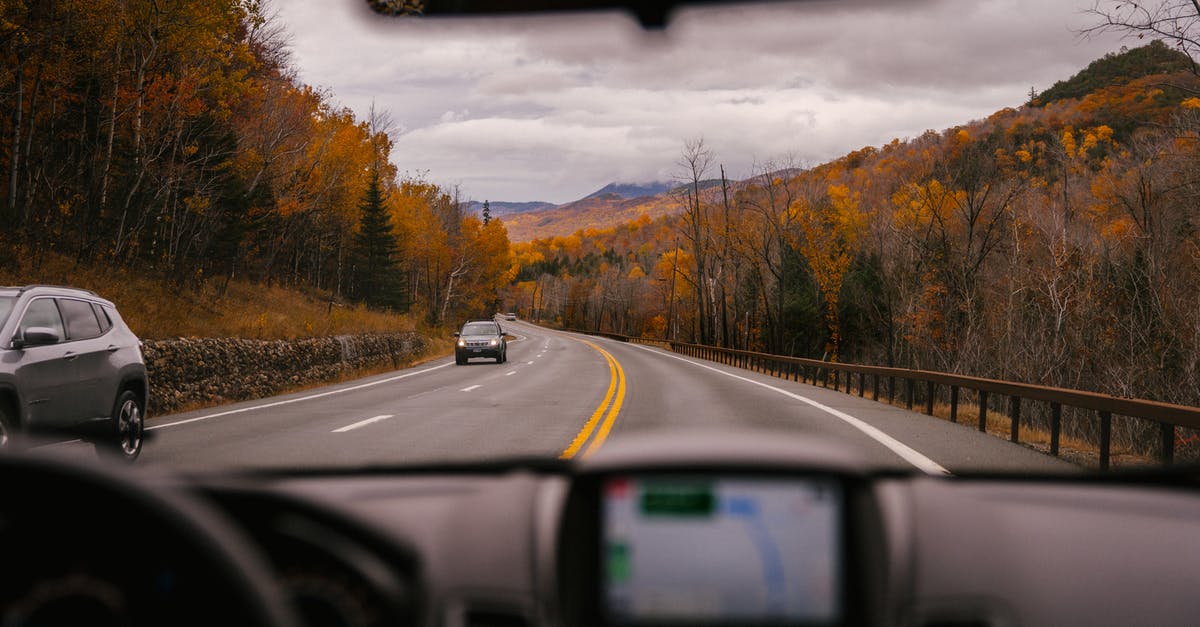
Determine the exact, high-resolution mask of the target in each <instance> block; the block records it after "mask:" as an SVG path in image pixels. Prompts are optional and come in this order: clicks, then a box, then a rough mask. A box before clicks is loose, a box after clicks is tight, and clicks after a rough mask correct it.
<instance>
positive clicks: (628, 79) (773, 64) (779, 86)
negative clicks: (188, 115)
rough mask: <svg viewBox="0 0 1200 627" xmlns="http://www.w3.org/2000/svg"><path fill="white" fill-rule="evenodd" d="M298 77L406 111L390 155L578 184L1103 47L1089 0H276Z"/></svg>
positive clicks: (743, 149) (842, 126) (953, 92)
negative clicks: (666, 15)
mask: <svg viewBox="0 0 1200 627" xmlns="http://www.w3.org/2000/svg"><path fill="white" fill-rule="evenodd" d="M277 6H278V9H279V11H280V18H281V19H282V20H283V21H284V23H285V24H286V25H287V27H288V29H289V30H290V31H291V33H292V34H293V49H294V59H295V61H296V63H297V65H298V66H299V70H300V74H301V78H302V79H303V80H305V81H306V82H309V83H311V84H315V85H318V86H324V87H328V88H330V89H331V90H332V91H333V93H334V94H335V96H336V99H337V100H338V101H339V102H341V103H342V104H344V105H345V106H349V107H351V108H353V109H354V110H356V111H358V112H359V113H360V114H361V113H363V112H365V111H366V108H367V107H368V106H369V105H370V104H371V102H372V101H374V102H375V103H376V105H377V106H379V107H382V108H384V109H387V110H389V111H390V112H391V114H392V116H393V118H394V119H395V120H396V122H397V123H398V126H399V128H398V132H397V133H396V135H397V137H396V148H395V151H394V153H393V159H394V160H395V161H396V162H397V164H398V165H399V166H400V168H401V169H402V170H410V171H428V172H429V173H430V177H431V178H432V179H434V180H437V181H440V182H444V183H451V184H454V183H457V184H461V185H462V188H463V191H464V192H465V193H466V194H468V195H469V196H471V197H474V198H480V199H482V198H490V199H492V200H514V201H515V200H548V201H554V202H565V201H568V200H573V199H575V198H578V197H580V196H582V195H584V194H586V193H589V192H591V191H594V190H595V189H597V188H599V187H600V186H602V185H604V184H605V183H608V182H610V181H613V180H621V181H643V180H650V179H655V178H662V177H665V176H669V174H670V172H671V170H672V168H673V163H674V162H675V160H676V158H677V156H678V153H679V150H680V147H681V145H682V143H683V141H684V140H685V139H687V138H692V137H696V136H699V135H703V136H704V137H705V138H706V141H707V143H708V144H709V145H710V146H711V147H712V148H713V149H714V150H715V152H716V154H717V157H718V159H719V160H720V161H721V162H723V163H725V165H726V169H727V171H729V172H730V174H731V175H732V176H746V175H748V174H749V173H750V172H751V169H752V166H753V164H754V163H755V162H756V161H760V162H761V161H764V160H770V159H773V158H775V157H778V156H780V155H793V156H794V157H796V158H798V159H800V160H802V161H807V162H810V163H812V162H819V161H823V160H826V159H829V158H833V157H836V156H839V155H841V154H844V153H845V152H847V151H849V150H854V149H857V148H861V147H863V146H866V145H878V144H881V143H885V142H887V141H890V140H891V139H892V138H894V137H901V138H903V137H912V136H915V135H918V134H920V133H921V132H923V131H924V130H926V129H930V128H932V129H942V128H946V127H949V126H953V125H956V124H960V123H963V122H966V121H969V120H972V119H978V118H981V117H985V116H987V115H989V114H990V113H992V112H993V111H995V110H997V109H999V108H1001V107H1005V106H1016V105H1019V104H1020V103H1021V102H1022V101H1023V100H1024V98H1025V96H1026V94H1027V92H1028V90H1029V88H1030V87H1031V86H1034V87H1037V88H1038V89H1044V88H1046V87H1048V86H1049V85H1050V84H1052V83H1053V82H1054V81H1056V80H1060V79H1063V78H1066V77H1068V76H1070V75H1071V74H1072V73H1074V72H1076V71H1078V70H1079V69H1080V68H1082V67H1083V66H1084V65H1086V64H1087V63H1088V62H1089V61H1091V60H1092V59H1094V58H1096V57H1098V56H1101V55H1102V54H1104V53H1106V52H1110V51H1112V50H1115V49H1116V48H1117V47H1118V46H1119V45H1120V43H1119V42H1118V41H1116V40H1115V39H1114V38H1104V39H1092V40H1080V39H1079V38H1077V37H1076V36H1075V35H1074V33H1073V29H1078V28H1080V27H1082V26H1084V25H1085V24H1086V18H1085V17H1084V16H1083V15H1081V14H1080V10H1081V9H1082V8H1084V7H1085V6H1090V0H1077V2H1060V1H1057V0H1056V1H1054V2H1046V1H1045V0H981V1H979V2H962V1H959V0H907V1H905V0H828V1H821V0H816V1H810V2H795V3H775V4H768V5H752V6H749V7H746V6H738V7H723V8H718V9H703V10H690V11H685V12H681V13H680V14H678V15H677V16H676V19H675V20H674V22H673V24H672V26H671V28H669V29H668V30H667V31H666V32H650V33H646V32H643V31H641V30H640V28H638V27H637V26H636V24H635V23H634V22H633V21H632V20H631V19H629V18H627V17H625V16H620V15H612V16H589V17H586V18H554V17H552V18H536V19H518V20H513V19H503V20H498V19H492V20H431V21H398V20H392V19H387V18H380V17H377V16H374V15H373V14H371V13H370V12H369V11H367V10H366V9H365V8H364V6H365V2H358V1H357V0H340V1H339V2H330V1H329V0H277Z"/></svg>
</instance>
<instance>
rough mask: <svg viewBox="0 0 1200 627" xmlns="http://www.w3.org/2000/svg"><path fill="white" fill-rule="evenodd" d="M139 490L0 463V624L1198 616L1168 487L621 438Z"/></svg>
mask: <svg viewBox="0 0 1200 627" xmlns="http://www.w3.org/2000/svg"><path fill="white" fill-rule="evenodd" d="M128 470H133V472H132V473H130V472H129V471H128ZM138 470H140V469H137V468H134V469H127V470H124V471H120V470H113V469H107V468H95V467H92V466H90V465H89V466H87V467H82V466H79V465H78V464H77V463H74V462H64V461H59V460H47V459H43V458H25V457H21V456H6V457H5V458H3V459H0V477H3V481H4V483H5V485H6V486H9V488H8V489H7V490H6V492H7V496H8V498H6V499H5V500H4V501H3V505H0V541H2V542H3V546H6V547H10V548H9V549H8V550H7V551H6V553H7V555H8V557H7V558H6V559H5V560H4V561H5V562H6V566H5V568H3V569H0V580H2V581H0V584H2V585H0V624H4V625H66V624H78V623H79V622H81V621H82V622H85V623H86V624H113V625H121V624H130V625H140V624H147V625H148V624H178V625H188V624H196V625H201V624H212V623H213V622H216V621H219V622H221V623H222V624H226V625H239V624H247V625H252V624H253V625H352V626H368V625H429V626H447V627H490V626H522V625H528V626H535V625H547V626H549V625H595V626H606V625H612V626H616V625H629V626H647V627H649V626H654V625H683V624H687V625H915V626H920V627H933V626H937V627H954V626H964V627H966V626H983V625H995V626H1005V625H1065V624H1089V625H1118V624H1121V625H1126V624H1153V625H1188V624H1194V621H1195V617H1196V616H1200V599H1198V597H1197V596H1196V595H1195V594H1194V591H1195V585H1196V583H1197V582H1200V542H1197V541H1196V538H1197V537H1198V535H1197V532H1198V531H1200V494H1198V493H1197V491H1196V489H1195V485H1194V484H1187V483H1162V482H1158V483H1155V482H1148V481H1113V480H1109V479H1104V478H1097V477H1089V476H1082V475H1081V476H1062V477H1046V478H1040V479H1033V478H1026V477H1020V478H1006V477H986V478H961V477H934V476H926V475H919V474H901V473H895V472H891V473H878V472H873V471H871V470H870V469H866V468H863V467H860V466H859V465H857V464H856V463H855V461H854V456H853V455H852V452H850V451H842V450H840V449H838V448H837V447H836V446H834V445H832V444H830V443H814V442H810V441H806V440H803V439H789V438H780V437H778V436H777V435H774V434H772V435H747V434H736V435H729V434H724V435H717V434H707V435H706V434H697V435H694V436H691V437H684V438H680V437H667V436H665V435H658V436H654V435H651V436H640V437H631V438H627V439H625V440H624V441H622V440H614V441H612V442H610V443H609V445H608V446H606V447H605V449H603V450H602V451H600V453H598V454H597V455H595V456H593V457H590V458H587V459H584V460H580V461H575V462H565V461H563V462H555V461H514V462H495V463H486V464H478V465H460V466H453V467H451V466H441V467H421V468H404V469H396V468H369V469H353V470H350V469H346V470H330V471H312V470H305V471H300V472H280V471H270V472H244V473H214V474H211V475H203V476H195V475H192V476H181V475H174V474H162V473H157V474H155V475H153V476H149V475H147V474H146V473H141V474H139V473H138V472H137V471H138ZM51 497H53V498H51Z"/></svg>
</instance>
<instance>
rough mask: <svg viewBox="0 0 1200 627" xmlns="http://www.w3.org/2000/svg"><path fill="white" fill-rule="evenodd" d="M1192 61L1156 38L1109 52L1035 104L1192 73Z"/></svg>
mask: <svg viewBox="0 0 1200 627" xmlns="http://www.w3.org/2000/svg"><path fill="white" fill-rule="evenodd" d="M1191 69H1192V60H1191V59H1190V58H1188V56H1187V55H1186V54H1183V53H1182V52H1179V51H1178V50H1173V49H1171V48H1168V47H1167V46H1166V44H1164V43H1162V42H1161V41H1158V40H1155V41H1153V42H1151V43H1150V44H1149V45H1146V46H1142V47H1140V48H1134V49H1133V50H1126V51H1124V52H1121V53H1113V54H1107V55H1105V56H1104V57H1102V58H1100V59H1096V60H1095V61H1093V62H1091V63H1090V64H1088V66H1087V67H1086V68H1084V69H1083V70H1081V71H1080V72H1079V73H1078V74H1076V75H1075V76H1072V77H1071V78H1069V79H1067V80H1065V81H1058V82H1057V83H1055V84H1054V86H1053V87H1051V88H1050V89H1047V90H1046V91H1043V92H1042V93H1040V94H1038V95H1037V97H1036V98H1034V99H1033V102H1032V103H1030V104H1033V105H1034V106H1045V105H1047V104H1050V103H1052V102H1056V101H1058V100H1064V99H1067V98H1082V97H1084V96H1086V95H1088V94H1090V93H1092V92H1095V91H1097V90H1099V89H1101V88H1103V87H1111V86H1117V85H1124V84H1125V83H1128V82H1129V81H1131V80H1133V79H1136V78H1140V77H1143V76H1150V75H1154V74H1171V73H1173V72H1188V71H1191Z"/></svg>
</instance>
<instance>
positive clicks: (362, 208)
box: [354, 169, 407, 310]
mask: <svg viewBox="0 0 1200 627" xmlns="http://www.w3.org/2000/svg"><path fill="white" fill-rule="evenodd" d="M359 213H360V217H359V227H358V233H357V234H356V235H355V237H354V264H355V268H354V276H355V282H354V295H355V297H356V298H357V299H358V300H361V301H363V302H365V303H367V304H368V305H372V306H377V307H388V308H392V309H399V310H404V309H407V307H406V305H407V303H406V302H405V290H404V285H403V280H404V276H403V273H402V272H401V271H400V269H399V267H398V264H397V256H398V254H399V247H398V246H397V244H396V233H395V231H394V229H393V227H392V219H391V216H390V215H389V214H388V210H387V207H386V206H384V204H383V185H382V183H381V181H380V180H379V171H378V170H374V169H373V170H372V172H371V178H370V180H369V181H368V182H367V191H366V194H365V195H364V196H363V201H362V204H360V205H359Z"/></svg>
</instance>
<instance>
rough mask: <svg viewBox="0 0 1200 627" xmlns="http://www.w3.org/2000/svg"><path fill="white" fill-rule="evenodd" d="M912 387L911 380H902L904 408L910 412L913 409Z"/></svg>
mask: <svg viewBox="0 0 1200 627" xmlns="http://www.w3.org/2000/svg"><path fill="white" fill-rule="evenodd" d="M913 387H914V383H913V380H912V379H905V380H904V392H905V394H904V408H905V409H908V410H912V408H913Z"/></svg>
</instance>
